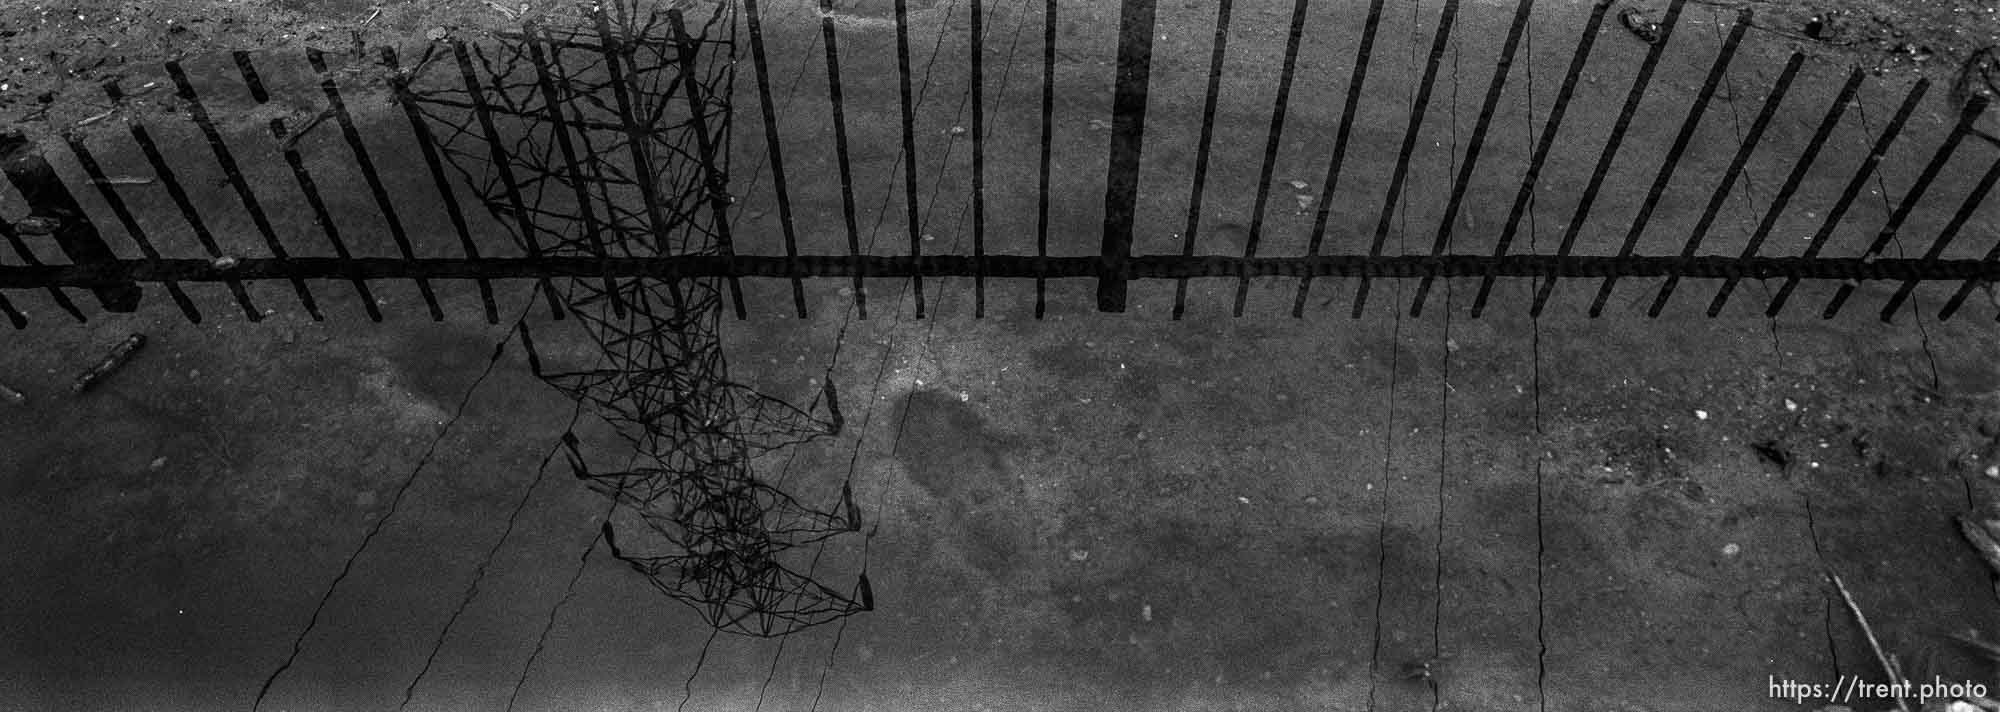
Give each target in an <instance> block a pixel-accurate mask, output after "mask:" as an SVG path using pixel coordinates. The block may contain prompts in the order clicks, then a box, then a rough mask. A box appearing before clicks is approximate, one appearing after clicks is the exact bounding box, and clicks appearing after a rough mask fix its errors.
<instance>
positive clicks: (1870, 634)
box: [1826, 571, 1910, 712]
mask: <svg viewBox="0 0 2000 712" xmlns="http://www.w3.org/2000/svg"><path fill="white" fill-rule="evenodd" d="M1826 577H1827V578H1830V579H1833V587H1834V588H1836V589H1839V590H1840V600H1842V601H1846V602H1847V611H1848V612H1849V613H1853V614H1854V622H1855V623H1856V624H1858V625H1860V626H1861V635H1862V636H1864V637H1866V638H1868V649H1870V650H1873V651H1875V661H1876V662H1879V663H1881V664H1882V671H1883V672H1885V673H1888V675H1889V683H1890V684H1897V683H1900V682H1903V673H1902V671H1901V670H1899V669H1898V668H1897V667H1896V659H1895V658H1892V657H1890V656H1889V655H1888V654H1887V653H1884V652H1882V642H1881V641H1879V640H1876V639H1875V629H1873V628H1870V627H1868V616H1866V615H1863V614H1862V613H1861V606H1858V605H1855V603H1854V596H1853V595H1851V594H1849V593H1848V592H1847V584H1844V583H1841V582H1840V576H1838V575H1835V574H1834V573H1833V572H1831V571H1829V572H1827V574H1826ZM1896 709H1898V710H1901V712H1910V703H1909V702H1908V701H1906V700H1904V699H1903V698H1902V697H1901V696H1897V697H1896Z"/></svg>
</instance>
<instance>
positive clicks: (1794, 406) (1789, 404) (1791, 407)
mask: <svg viewBox="0 0 2000 712" xmlns="http://www.w3.org/2000/svg"><path fill="white" fill-rule="evenodd" d="M1798 409H1799V402H1798V401H1795V400H1792V399H1790V398H1786V399H1785V410H1788V411H1796V410H1798Z"/></svg>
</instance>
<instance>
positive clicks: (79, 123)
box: [71, 109, 118, 128]
mask: <svg viewBox="0 0 2000 712" xmlns="http://www.w3.org/2000/svg"><path fill="white" fill-rule="evenodd" d="M116 113H118V110H117V109H105V110H104V113H102V114H94V115H91V116H85V117H83V118H81V119H77V120H76V123H75V124H71V125H72V126H76V127H79V128H81V127H84V126H89V125H91V124H94V123H97V122H99V121H103V120H105V119H108V118H111V115H112V114H116Z"/></svg>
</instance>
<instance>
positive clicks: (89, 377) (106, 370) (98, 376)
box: [70, 334, 146, 394]
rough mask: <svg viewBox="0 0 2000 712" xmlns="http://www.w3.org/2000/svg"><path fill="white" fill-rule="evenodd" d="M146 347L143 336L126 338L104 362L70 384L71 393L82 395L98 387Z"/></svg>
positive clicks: (106, 356)
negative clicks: (133, 355)
mask: <svg viewBox="0 0 2000 712" xmlns="http://www.w3.org/2000/svg"><path fill="white" fill-rule="evenodd" d="M145 345H146V337H145V335H143V334H133V335H131V336H129V337H126V339H125V340H124V341H121V342H118V345H117V346H114V347H112V348H111V353H108V354H105V356H104V360H102V361H99V362H98V363H97V365H95V366H92V367H90V369H89V370H87V371H84V372H83V373H82V374H81V375H78V376H77V377H76V382H75V383H73V384H70V391H71V392H74V393H79V394H81V393H83V392H84V391H87V390H90V387H91V386H95V385H97V383H98V382H99V381H102V380H104V378H105V377H106V376H109V375H111V372H112V371H116V370H118V367H119V366H123V365H125V362H126V361H127V360H129V359H131V358H132V354H133V352H136V351H138V350H139V347H141V346H145Z"/></svg>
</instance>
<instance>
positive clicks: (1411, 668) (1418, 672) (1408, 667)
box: [1401, 655, 1445, 680]
mask: <svg viewBox="0 0 2000 712" xmlns="http://www.w3.org/2000/svg"><path fill="white" fill-rule="evenodd" d="M1444 659H1445V656H1443V655H1433V656H1430V657H1428V658H1424V659H1422V660H1413V661H1410V662H1406V663H1403V665H1402V668H1401V669H1402V677H1403V679H1405V680H1430V679H1433V678H1435V677H1436V676H1437V673H1438V665H1440V664H1442V663H1443V662H1444Z"/></svg>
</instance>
